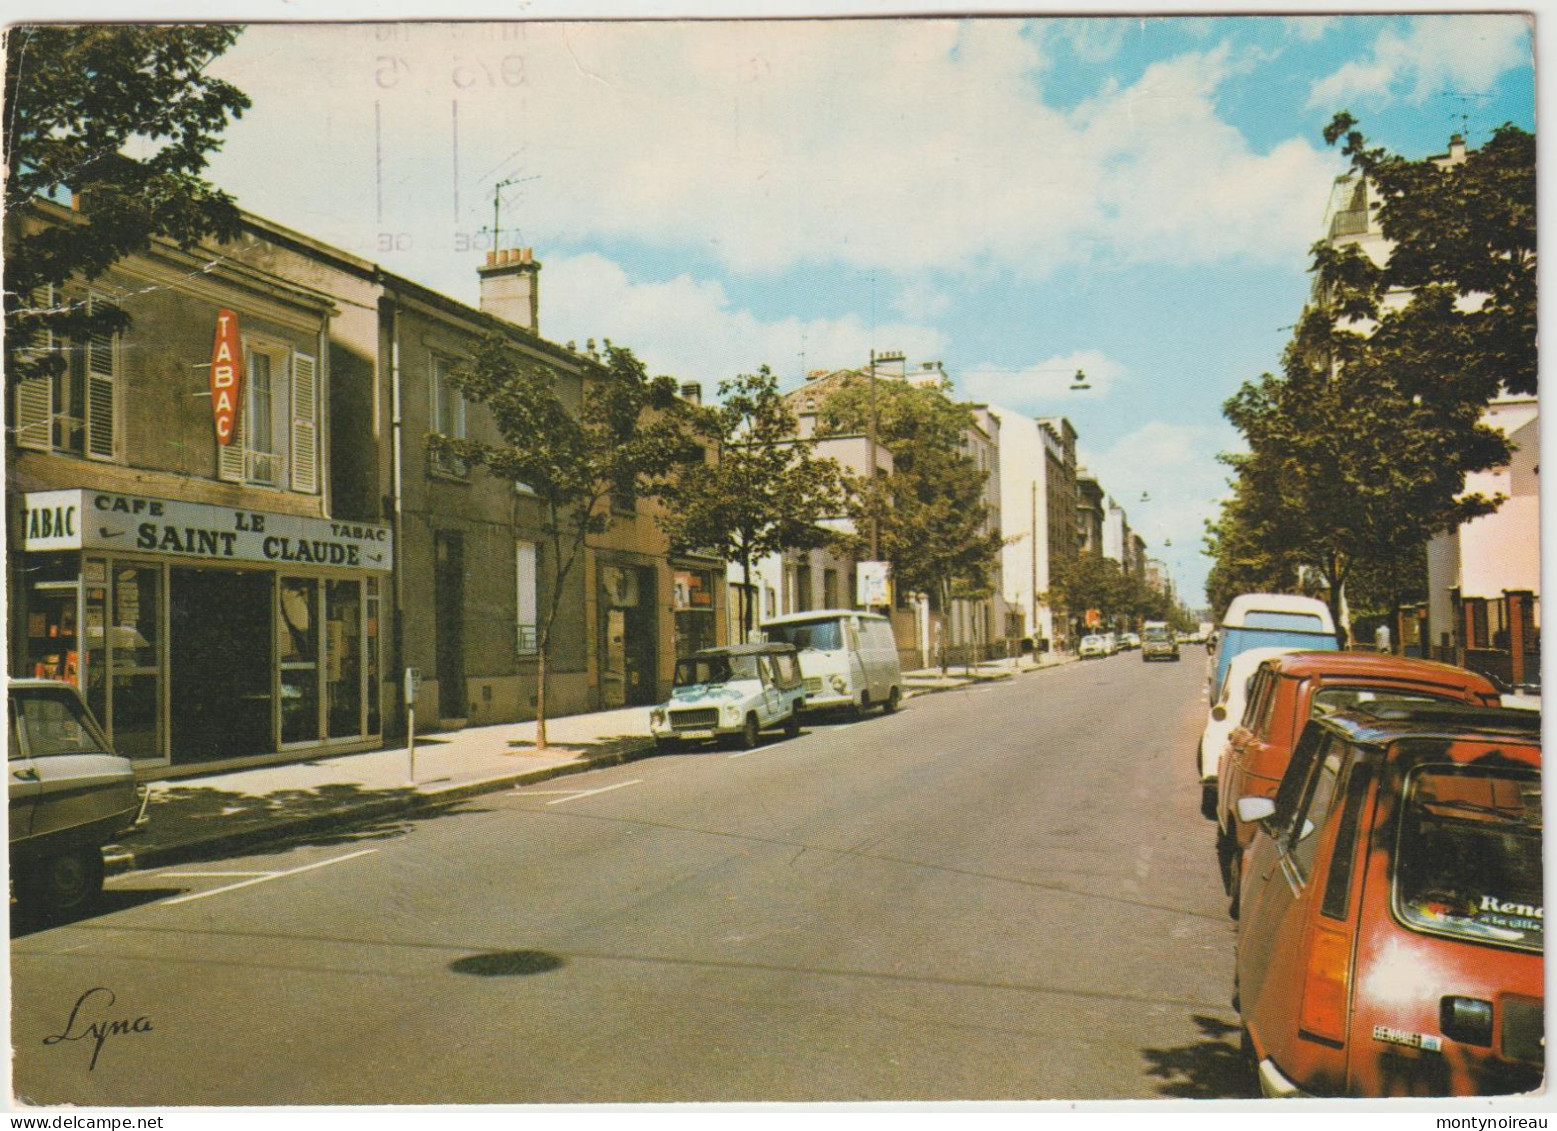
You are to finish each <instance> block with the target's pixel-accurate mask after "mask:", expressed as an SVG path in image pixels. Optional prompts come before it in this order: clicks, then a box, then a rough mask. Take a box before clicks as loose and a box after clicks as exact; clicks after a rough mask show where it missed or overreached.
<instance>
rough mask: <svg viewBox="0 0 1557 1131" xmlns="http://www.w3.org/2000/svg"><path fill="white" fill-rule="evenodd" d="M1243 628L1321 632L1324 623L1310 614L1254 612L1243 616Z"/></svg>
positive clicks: (1323, 628)
mask: <svg viewBox="0 0 1557 1131" xmlns="http://www.w3.org/2000/svg"><path fill="white" fill-rule="evenodd" d="M1243 627H1244V628H1287V629H1292V630H1294V631H1296V632H1323V631H1324V630H1325V622H1324V621H1322V620H1320V619H1319V618H1318V617H1317V616H1315V615H1314V614H1312V613H1273V612H1268V611H1261V610H1258V609H1257V610H1255V611H1253V612H1250V613H1247V614H1245V616H1244V618H1243Z"/></svg>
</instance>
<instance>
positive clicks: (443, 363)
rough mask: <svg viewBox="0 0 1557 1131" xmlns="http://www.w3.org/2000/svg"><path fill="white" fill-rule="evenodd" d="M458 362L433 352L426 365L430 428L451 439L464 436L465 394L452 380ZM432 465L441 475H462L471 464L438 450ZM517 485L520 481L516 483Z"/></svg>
mask: <svg viewBox="0 0 1557 1131" xmlns="http://www.w3.org/2000/svg"><path fill="white" fill-rule="evenodd" d="M455 365H456V362H454V361H453V360H451V359H449V358H447V357H441V356H439V355H438V354H433V355H432V359H431V361H430V362H429V364H428V369H427V392H428V415H427V430H428V431H429V432H434V433H437V434H438V435H441V436H447V437H448V438H449V439H451V440H464V439H466V438H467V437H466V434H465V416H466V404H465V394H464V393H462V392H460V391H459V389H458V388H456V387H455V385H454V383H453V382H452V381H450V380H449V372H450V371H451V370H452V369H453V368H454V367H455ZM431 459H432V469H433V470H434V471H436V472H438V473H439V474H440V475H452V476H456V477H458V478H460V479H463V478H465V477H466V476H467V475H469V474H470V465H469V464H468V463H466V462H465V461H464V460H462V459H460V458H459V457H458V456H450V455H443V454H441V453H440V454H438V455H434V456H432V457H431ZM516 487H518V485H517V484H516Z"/></svg>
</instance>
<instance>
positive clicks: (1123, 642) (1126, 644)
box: [1119, 632, 1141, 652]
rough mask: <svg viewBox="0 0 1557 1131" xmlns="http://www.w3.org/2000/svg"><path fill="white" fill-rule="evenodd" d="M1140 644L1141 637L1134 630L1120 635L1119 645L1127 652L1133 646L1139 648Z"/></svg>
mask: <svg viewBox="0 0 1557 1131" xmlns="http://www.w3.org/2000/svg"><path fill="white" fill-rule="evenodd" d="M1140 646H1141V638H1140V637H1139V636H1137V635H1136V634H1135V633H1133V632H1126V633H1122V634H1121V635H1120V637H1119V647H1120V648H1121V649H1122V650H1124V651H1126V652H1128V651H1130V650H1131V649H1132V648H1139V647H1140Z"/></svg>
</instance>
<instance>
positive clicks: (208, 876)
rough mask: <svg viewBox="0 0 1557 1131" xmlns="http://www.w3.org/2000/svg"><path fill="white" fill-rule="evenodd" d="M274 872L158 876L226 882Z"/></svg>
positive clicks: (198, 873)
mask: <svg viewBox="0 0 1557 1131" xmlns="http://www.w3.org/2000/svg"><path fill="white" fill-rule="evenodd" d="M274 874H275V873H274V872H158V873H157V875H158V876H177V877H178V878H179V879H181V880H225V879H236V878H237V877H239V876H271V875H274Z"/></svg>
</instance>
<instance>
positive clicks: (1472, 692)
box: [1216, 652, 1499, 915]
mask: <svg viewBox="0 0 1557 1131" xmlns="http://www.w3.org/2000/svg"><path fill="white" fill-rule="evenodd" d="M1245 702H1246V704H1247V705H1246V707H1245V710H1244V714H1243V719H1242V721H1241V722H1240V723H1239V725H1238V726H1236V727H1234V728H1233V731H1232V733H1231V735H1230V736H1229V738H1228V742H1227V755H1226V757H1224V758H1223V759H1222V770H1221V773H1220V775H1219V776H1218V779H1217V810H1216V821H1217V842H1216V855H1217V863H1218V864H1219V865H1220V866H1221V869H1222V883H1223V886H1225V887H1226V889H1227V894H1228V895H1230V896H1232V897H1233V905H1232V912H1233V914H1234V915H1236V914H1237V913H1238V906H1237V893H1238V872H1239V865H1240V863H1241V854H1242V852H1243V850H1244V849H1245V848H1247V847H1248V845H1249V841H1250V840H1251V839H1252V838H1253V836H1254V828H1253V826H1252V825H1248V824H1245V823H1243V822H1241V821H1239V820H1238V814H1237V811H1236V808H1235V807H1236V805H1237V802H1238V799H1239V798H1241V797H1248V796H1251V795H1254V794H1263V795H1264V796H1266V797H1270V796H1274V795H1275V793H1276V787H1277V786H1278V785H1279V784H1280V783H1281V775H1282V774H1283V773H1284V772H1285V771H1286V769H1287V762H1288V761H1289V760H1290V759H1291V757H1292V748H1293V746H1295V745H1296V744H1297V740H1298V736H1299V735H1300V734H1302V733H1303V727H1304V726H1305V725H1306V724H1307V723H1308V720H1309V719H1310V718H1312V717H1315V716H1320V715H1331V714H1334V713H1335V712H1337V711H1343V710H1346V709H1348V708H1352V707H1360V708H1363V709H1365V710H1369V711H1376V710H1378V709H1379V708H1381V707H1385V706H1391V705H1393V706H1410V705H1412V704H1425V703H1439V702H1442V703H1469V704H1471V705H1473V706H1488V707H1496V706H1497V705H1498V703H1499V697H1498V691H1497V688H1496V687H1494V686H1493V685H1492V683H1491V682H1490V681H1489V680H1488V679H1487V678H1486V676H1483V675H1478V674H1477V673H1476V672H1473V671H1467V670H1466V669H1465V668H1457V667H1453V666H1451V665H1449V664H1437V663H1432V662H1431V661H1428V660H1414V659H1409V658H1407V657H1404V656H1390V655H1381V654H1379V653H1376V652H1288V653H1287V654H1286V655H1284V656H1278V657H1275V658H1273V659H1270V660H1266V661H1265V662H1264V663H1263V664H1261V665H1260V667H1259V669H1258V670H1257V671H1256V672H1255V673H1254V676H1253V678H1252V679H1251V680H1250V684H1249V694H1248V697H1247V699H1246V700H1245Z"/></svg>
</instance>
